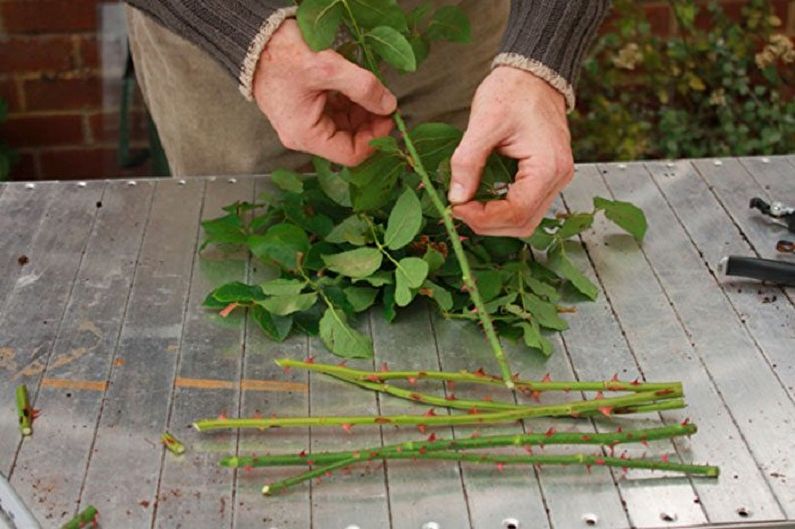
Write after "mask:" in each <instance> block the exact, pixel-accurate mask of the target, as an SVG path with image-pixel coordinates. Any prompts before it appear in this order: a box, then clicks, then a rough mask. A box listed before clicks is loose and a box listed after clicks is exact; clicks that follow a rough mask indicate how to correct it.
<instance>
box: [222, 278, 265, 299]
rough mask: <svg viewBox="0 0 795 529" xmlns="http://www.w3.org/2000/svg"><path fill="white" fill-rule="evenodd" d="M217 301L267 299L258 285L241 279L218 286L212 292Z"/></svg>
mask: <svg viewBox="0 0 795 529" xmlns="http://www.w3.org/2000/svg"><path fill="white" fill-rule="evenodd" d="M210 295H211V296H212V297H213V298H214V299H215V300H216V301H220V302H222V303H227V304H229V303H233V302H238V303H253V302H255V301H262V300H263V299H265V294H264V293H263V292H262V289H261V288H260V287H259V286H257V285H247V284H245V283H241V282H240V281H234V282H232V283H227V284H225V285H221V286H220V287H218V288H216V289H215V290H213V291H212V293H211V294H210Z"/></svg>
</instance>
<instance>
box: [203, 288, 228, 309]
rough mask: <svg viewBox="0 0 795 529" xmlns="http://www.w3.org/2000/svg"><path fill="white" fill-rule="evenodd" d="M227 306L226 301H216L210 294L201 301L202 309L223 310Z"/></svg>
mask: <svg viewBox="0 0 795 529" xmlns="http://www.w3.org/2000/svg"><path fill="white" fill-rule="evenodd" d="M228 305H229V303H227V302H226V301H218V300H217V299H215V297H214V296H213V293H212V292H210V293H209V294H207V297H206V298H204V301H202V307H205V308H208V309H214V310H221V309H225V308H226V307H227V306H228Z"/></svg>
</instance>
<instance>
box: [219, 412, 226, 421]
mask: <svg viewBox="0 0 795 529" xmlns="http://www.w3.org/2000/svg"><path fill="white" fill-rule="evenodd" d="M226 419H227V417H226V414H225V413H224V412H221V413H219V414H218V420H219V421H225V420H226Z"/></svg>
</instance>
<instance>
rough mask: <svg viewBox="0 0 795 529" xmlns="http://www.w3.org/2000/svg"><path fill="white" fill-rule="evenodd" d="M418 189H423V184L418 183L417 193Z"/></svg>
mask: <svg viewBox="0 0 795 529" xmlns="http://www.w3.org/2000/svg"><path fill="white" fill-rule="evenodd" d="M420 189H425V182H420V183H419V184H417V191H419V190H420Z"/></svg>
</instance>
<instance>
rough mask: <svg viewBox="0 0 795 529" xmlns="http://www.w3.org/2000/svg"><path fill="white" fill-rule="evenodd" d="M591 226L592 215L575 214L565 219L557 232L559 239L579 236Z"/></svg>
mask: <svg viewBox="0 0 795 529" xmlns="http://www.w3.org/2000/svg"><path fill="white" fill-rule="evenodd" d="M591 225H593V213H575V214H573V215H570V216H569V217H567V218H566V220H565V221H564V222H563V225H562V226H561V227H560V229H559V230H558V232H557V236H558V237H559V238H561V239H568V238H569V237H573V236H575V235H577V234H580V233H582V232H584V231H585V230H587V229H588V228H590V227H591Z"/></svg>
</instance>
